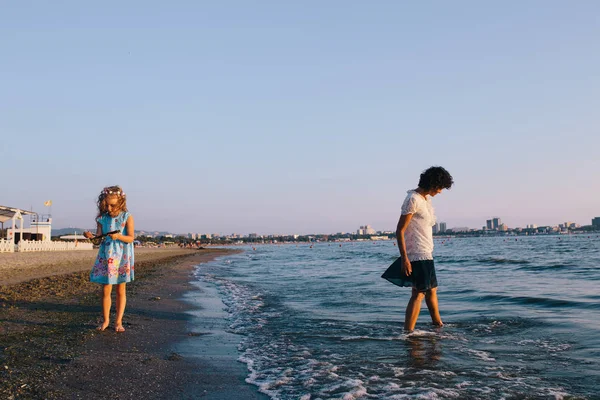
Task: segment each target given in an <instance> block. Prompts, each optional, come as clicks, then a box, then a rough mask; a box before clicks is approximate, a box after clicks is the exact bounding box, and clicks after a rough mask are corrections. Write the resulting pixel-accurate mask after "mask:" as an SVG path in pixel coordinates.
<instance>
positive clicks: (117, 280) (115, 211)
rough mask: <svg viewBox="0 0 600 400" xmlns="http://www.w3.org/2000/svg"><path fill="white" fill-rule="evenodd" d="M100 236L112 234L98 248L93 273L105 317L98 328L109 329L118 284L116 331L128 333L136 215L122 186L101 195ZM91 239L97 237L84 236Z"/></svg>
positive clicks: (99, 207) (105, 191) (107, 189)
mask: <svg viewBox="0 0 600 400" xmlns="http://www.w3.org/2000/svg"><path fill="white" fill-rule="evenodd" d="M96 222H97V228H96V237H97V236H101V235H103V234H107V233H109V232H113V231H117V233H111V234H108V235H106V236H105V237H104V239H103V240H102V242H101V244H100V248H99V249H98V257H96V262H95V263H94V266H93V267H92V272H91V273H90V281H91V282H96V283H100V284H102V285H103V286H102V317H103V318H104V321H103V323H102V325H100V326H99V327H98V330H100V331H103V330H105V329H106V328H107V327H108V323H109V316H110V306H111V298H110V294H111V292H112V286H113V285H117V318H116V320H115V331H116V332H125V328H123V313H124V312H125V303H126V300H127V299H126V296H125V284H126V283H127V282H131V281H132V280H133V276H134V273H133V264H134V257H133V244H132V243H133V240H134V233H133V232H134V225H133V216H131V214H129V212H128V211H127V201H126V198H125V193H124V192H123V189H121V188H120V187H119V186H109V187H105V188H104V189H103V190H102V192H101V193H100V196H98V216H97V217H96ZM83 234H84V236H85V237H87V238H88V239H92V238H93V237H94V235H93V234H92V233H90V232H84V233H83Z"/></svg>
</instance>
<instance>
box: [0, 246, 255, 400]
mask: <svg viewBox="0 0 600 400" xmlns="http://www.w3.org/2000/svg"><path fill="white" fill-rule="evenodd" d="M230 252H231V250H225V249H207V250H179V249H177V250H162V251H161V250H149V251H138V249H136V280H135V281H134V282H132V283H130V284H128V285H127V295H128V297H127V301H128V303H127V309H126V311H125V317H124V319H123V322H124V327H125V329H126V332H124V333H116V332H114V325H112V324H111V326H109V328H108V329H107V330H106V331H104V332H98V331H96V330H95V327H96V326H97V324H98V322H99V316H100V300H99V294H100V292H99V288H100V286H99V285H96V284H92V283H90V282H89V269H90V265H91V264H90V262H89V260H93V259H94V257H95V254H89V255H88V254H65V253H67V252H61V253H58V252H56V253H50V254H48V253H46V254H45V255H44V254H39V253H38V254H35V253H29V254H28V253H25V254H22V255H25V256H27V257H26V261H23V259H21V260H17V259H18V256H17V254H8V255H9V256H11V257H7V258H5V259H3V256H4V255H3V254H0V276H1V277H2V278H0V282H2V283H3V286H0V398H7V399H21V398H22V399H29V398H31V399H42V398H44V399H78V398H79V399H80V398H85V399H96V398H98V399H100V398H107V397H110V398H116V399H133V398H136V399H137V398H144V399H195V398H203V399H265V398H266V397H265V396H264V395H261V394H259V393H258V392H257V390H256V388H255V387H254V386H251V385H248V384H246V383H245V382H244V379H245V377H246V374H247V371H246V367H245V365H243V364H241V363H239V362H237V357H238V354H237V347H236V345H237V342H238V341H239V338H238V337H235V335H231V334H229V333H227V332H226V331H225V329H226V322H225V320H224V317H225V316H226V315H225V312H224V310H223V304H222V303H221V302H220V300H219V298H218V295H217V293H216V291H213V290H212V289H211V288H210V287H208V286H204V287H203V286H202V285H198V284H191V283H190V280H191V273H192V271H193V269H194V266H195V265H198V264H200V263H203V262H207V261H210V260H212V259H214V258H215V257H218V256H222V255H226V254H229V253H230ZM68 253H85V252H83V251H81V252H68ZM89 253H92V252H89ZM87 257H89V259H88V258H87ZM52 258H53V260H50V259H52ZM42 259H43V260H42ZM7 260H9V261H10V263H12V264H13V265H15V268H18V269H20V271H21V273H20V275H19V276H20V277H21V278H20V280H21V282H20V283H17V284H14V283H13V284H6V283H5V282H14V281H15V280H16V279H17V278H16V275H15V274H7V275H5V274H4V272H5V270H7V269H8V270H10V268H7V266H6V265H7ZM32 260H36V261H35V262H40V265H39V266H36V265H34V264H33V263H32ZM82 263H83V264H82ZM66 265H68V267H66V268H69V270H70V271H74V272H70V273H67V274H65V273H63V274H61V275H57V271H60V270H61V268H65V266H66ZM23 271H26V272H23ZM5 276H7V277H8V278H5ZM24 276H26V277H27V278H29V279H28V280H25V281H23V277H24ZM186 299H187V300H186ZM192 299H193V301H192ZM113 305H114V294H113ZM113 318H114V310H113Z"/></svg>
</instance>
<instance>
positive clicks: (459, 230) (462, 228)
mask: <svg viewBox="0 0 600 400" xmlns="http://www.w3.org/2000/svg"><path fill="white" fill-rule="evenodd" d="M469 230H470V229H469V227H467V226H458V227H456V228H452V232H469Z"/></svg>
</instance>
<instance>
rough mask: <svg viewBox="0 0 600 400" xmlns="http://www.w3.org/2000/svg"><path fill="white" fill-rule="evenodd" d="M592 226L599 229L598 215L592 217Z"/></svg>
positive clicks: (599, 220) (599, 218)
mask: <svg viewBox="0 0 600 400" xmlns="http://www.w3.org/2000/svg"><path fill="white" fill-rule="evenodd" d="M592 226H593V227H594V229H599V230H600V217H596V218H593V219H592Z"/></svg>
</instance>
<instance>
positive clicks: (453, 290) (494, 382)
mask: <svg viewBox="0 0 600 400" xmlns="http://www.w3.org/2000/svg"><path fill="white" fill-rule="evenodd" d="M245 250H246V251H245V252H244V253H241V254H236V255H233V256H228V257H224V258H221V259H219V260H217V261H215V262H213V263H210V264H206V265H202V267H201V268H199V269H198V271H197V278H198V279H201V280H204V281H206V282H209V283H211V284H214V285H215V286H216V287H217V288H218V290H219V292H220V294H221V296H222V300H223V302H224V303H225V304H226V306H227V309H228V312H229V321H228V323H229V329H230V331H231V332H234V333H238V334H240V335H241V336H240V338H241V343H240V345H239V351H240V361H242V362H244V363H246V364H247V366H248V370H249V375H248V379H247V381H248V382H250V383H252V384H254V385H256V386H258V388H259V390H260V391H261V392H263V393H265V394H267V395H269V396H270V397H272V398H274V399H302V400H315V399H348V400H350V399H412V398H415V399H480V398H490V399H522V398H531V399H561V398H586V399H594V398H600V395H599V394H598V389H597V388H598V387H600V365H599V360H600V335H598V334H597V333H598V331H599V329H600V320H599V318H598V316H599V314H600V293H599V291H598V283H599V280H600V273H599V272H600V238H598V236H597V235H593V236H587V235H572V236H544V237H539V236H538V237H523V238H521V237H519V238H518V239H515V238H514V237H511V238H498V237H496V238H466V239H461V238H451V239H436V240H435V253H434V257H435V262H436V270H437V275H438V281H439V284H440V287H439V289H438V297H439V302H440V310H441V314H442V318H443V320H444V323H445V326H444V327H443V328H441V329H438V328H434V327H433V326H431V321H430V318H429V315H428V313H427V309H426V308H425V307H424V308H423V309H422V312H421V315H420V317H419V321H418V323H417V327H416V330H415V332H413V333H412V334H409V335H406V334H404V333H403V331H402V326H403V319H404V309H405V307H406V303H407V301H408V299H409V297H410V289H409V288H399V287H396V286H394V285H392V284H390V283H389V282H387V281H385V280H383V279H381V278H380V275H381V274H382V273H383V271H384V270H385V269H386V268H387V266H388V265H389V264H391V263H392V262H393V261H394V260H395V259H396V257H397V254H398V249H397V247H396V246H394V244H393V242H391V241H380V242H354V243H343V244H342V245H341V246H340V245H339V244H337V243H335V244H334V243H332V244H327V243H317V244H315V245H314V246H313V248H310V247H309V245H308V244H303V245H297V246H296V245H263V246H256V250H253V249H252V247H247V248H245Z"/></svg>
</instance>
